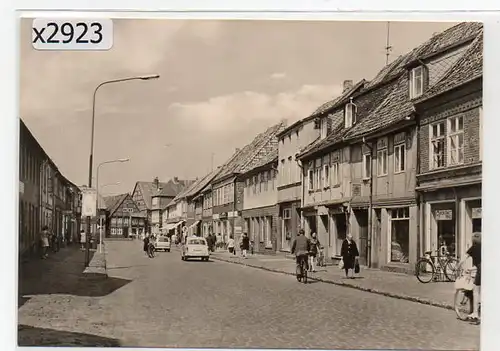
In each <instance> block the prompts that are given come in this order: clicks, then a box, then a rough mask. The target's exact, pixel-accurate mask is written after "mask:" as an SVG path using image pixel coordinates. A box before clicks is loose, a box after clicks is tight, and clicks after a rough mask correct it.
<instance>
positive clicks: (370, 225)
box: [363, 137, 373, 268]
mask: <svg viewBox="0 0 500 351" xmlns="http://www.w3.org/2000/svg"><path fill="white" fill-rule="evenodd" d="M363 145H365V146H366V147H367V148H368V149H369V150H370V180H369V182H370V196H369V202H368V238H367V254H368V255H367V256H368V257H367V261H368V262H367V264H368V268H371V266H372V230H373V223H372V222H373V215H372V212H373V167H372V166H373V146H372V145H370V144H368V143H367V142H366V140H365V137H363Z"/></svg>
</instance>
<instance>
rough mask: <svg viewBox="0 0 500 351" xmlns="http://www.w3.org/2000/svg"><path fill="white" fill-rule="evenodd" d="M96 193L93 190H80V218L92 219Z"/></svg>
mask: <svg viewBox="0 0 500 351" xmlns="http://www.w3.org/2000/svg"><path fill="white" fill-rule="evenodd" d="M96 199H97V193H96V190H95V189H89V188H86V189H84V190H82V216H84V217H87V216H90V217H94V216H95V215H96Z"/></svg>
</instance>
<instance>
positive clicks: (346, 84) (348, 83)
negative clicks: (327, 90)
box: [342, 80, 353, 93]
mask: <svg viewBox="0 0 500 351" xmlns="http://www.w3.org/2000/svg"><path fill="white" fill-rule="evenodd" d="M343 87H344V89H343V90H342V93H345V92H346V91H348V90H349V89H351V88H352V87H353V84H352V80H344V84H343Z"/></svg>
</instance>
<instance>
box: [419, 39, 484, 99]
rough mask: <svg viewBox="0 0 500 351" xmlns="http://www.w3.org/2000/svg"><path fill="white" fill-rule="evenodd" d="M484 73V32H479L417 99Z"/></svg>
mask: <svg viewBox="0 0 500 351" xmlns="http://www.w3.org/2000/svg"><path fill="white" fill-rule="evenodd" d="M482 75H483V34H482V33H481V34H479V35H478V36H477V38H476V39H475V40H474V41H473V42H472V44H471V45H470V46H469V48H468V49H467V51H466V52H465V53H464V54H463V56H462V57H461V58H460V59H459V60H458V61H457V62H456V63H455V65H453V66H452V67H451V68H450V69H449V71H448V72H447V73H446V74H445V75H444V76H443V77H442V78H441V80H439V81H438V82H437V83H436V84H434V86H432V87H431V88H430V89H429V90H427V91H426V92H425V94H424V95H422V96H421V97H419V98H418V99H416V100H415V102H416V103H417V102H421V101H424V100H427V99H429V98H431V97H434V96H437V95H440V94H442V93H444V92H446V91H448V90H450V89H453V88H456V87H458V86H460V85H462V84H464V83H466V82H469V81H471V80H474V79H476V78H479V77H481V76H482Z"/></svg>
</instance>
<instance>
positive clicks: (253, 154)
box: [214, 121, 286, 182]
mask: <svg viewBox="0 0 500 351" xmlns="http://www.w3.org/2000/svg"><path fill="white" fill-rule="evenodd" d="M285 126H286V122H285V121H282V122H280V123H278V124H276V125H274V126H272V127H270V128H268V129H267V130H266V131H265V132H263V133H260V134H259V135H257V136H256V137H255V138H254V139H253V140H252V142H251V143H250V144H248V145H246V146H245V147H244V148H242V149H241V150H240V151H239V152H237V154H236V155H235V157H232V158H231V160H230V161H229V162H227V163H226V164H225V165H224V166H223V167H222V168H221V171H220V172H219V174H218V175H217V176H216V177H215V179H214V182H217V181H219V180H222V179H223V178H224V177H226V176H229V175H232V174H239V173H242V171H244V168H245V167H247V166H248V165H249V164H250V163H251V162H253V161H254V159H255V158H258V157H259V155H260V153H261V152H262V150H265V148H266V146H267V145H268V144H269V142H270V141H271V140H273V139H276V138H277V134H278V133H279V132H280V131H282V130H283V129H284V128H285Z"/></svg>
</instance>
